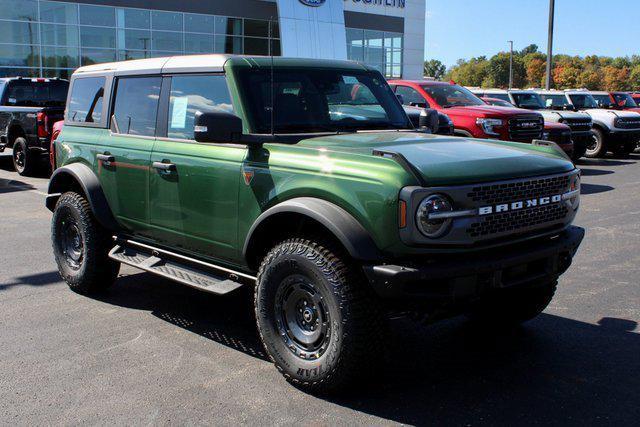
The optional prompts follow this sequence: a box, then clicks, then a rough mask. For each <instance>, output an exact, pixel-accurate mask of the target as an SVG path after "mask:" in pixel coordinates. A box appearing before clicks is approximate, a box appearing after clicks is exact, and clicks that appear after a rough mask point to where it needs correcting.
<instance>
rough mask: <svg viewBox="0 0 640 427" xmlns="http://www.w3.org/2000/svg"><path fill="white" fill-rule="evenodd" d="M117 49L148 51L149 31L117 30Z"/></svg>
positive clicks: (149, 46)
mask: <svg viewBox="0 0 640 427" xmlns="http://www.w3.org/2000/svg"><path fill="white" fill-rule="evenodd" d="M118 47H120V48H125V49H137V50H150V49H151V31H148V30H118Z"/></svg>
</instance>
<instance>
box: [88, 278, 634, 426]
mask: <svg viewBox="0 0 640 427" xmlns="http://www.w3.org/2000/svg"><path fill="white" fill-rule="evenodd" d="M97 299H99V300H101V301H103V302H105V303H109V304H115V305H118V306H121V307H127V308H132V309H136V310H146V311H149V312H150V313H151V314H152V315H154V316H157V317H158V318H160V319H162V320H165V321H167V322H169V323H171V324H172V325H175V326H177V327H180V328H183V329H185V330H188V331H191V332H193V333H196V334H198V335H200V336H203V337H206V338H208V339H210V340H212V341H215V342H216V343H220V344H222V345H225V346H227V347H229V348H233V349H236V350H238V351H241V352H243V353H245V354H248V355H251V356H253V357H256V358H257V359H260V360H266V359H267V358H266V355H265V353H264V350H263V348H262V345H261V343H260V340H259V337H258V334H257V331H256V327H255V320H254V314H253V309H252V296H251V293H250V292H238V293H236V294H232V295H229V296H225V297H217V296H213V295H208V294H205V293H202V292H199V291H196V290H193V289H190V288H187V287H183V286H179V285H175V284H173V283H171V282H168V281H166V280H163V279H159V278H156V277H153V276H150V275H148V274H145V273H139V274H133V275H130V276H124V277H120V278H119V280H118V283H117V284H116V285H115V286H114V287H113V288H111V289H110V290H109V291H108V292H107V293H105V294H103V295H102V296H100V297H98V298H97ZM598 323H599V324H598V325H592V324H588V323H584V322H580V321H576V320H572V319H567V318H564V317H560V316H556V315H550V314H542V315H541V316H539V317H538V318H536V319H535V320H533V321H531V322H529V323H527V324H525V325H524V326H522V327H518V328H516V329H513V330H509V331H496V330H493V329H490V328H481V327H478V326H474V325H473V324H472V323H471V322H469V321H467V320H466V319H464V318H456V319H452V320H447V321H444V322H441V323H438V324H436V325H431V326H422V325H420V324H417V323H414V322H412V321H409V320H407V319H399V320H394V321H392V322H391V330H392V333H391V334H390V336H389V339H388V341H387V345H386V351H387V352H388V356H387V360H386V363H385V369H384V370H383V371H380V372H375V373H370V374H369V380H368V381H367V382H366V383H362V384H360V385H358V386H357V387H356V388H355V390H352V391H349V392H348V393H345V394H344V395H343V396H340V397H332V398H325V399H326V400H328V401H330V402H332V403H334V404H337V405H341V406H344V407H348V408H351V409H353V410H356V411H361V412H363V413H367V414H371V415H375V416H378V417H382V418H385V419H387V420H392V421H396V422H399V423H405V424H417V425H423V424H438V423H442V424H445V423H446V424H447V425H462V424H479V423H483V424H493V425H495V424H501V425H513V424H519V425H520V424H532V423H533V422H532V420H535V421H536V423H540V424H554V425H558V424H561V425H579V424H584V423H585V422H587V423H589V424H611V425H616V424H617V425H620V424H622V425H631V424H632V423H634V422H635V421H637V419H638V417H639V416H640V405H638V403H640V398H639V397H638V390H640V357H639V356H638V355H640V334H638V333H636V332H631V331H633V330H634V329H635V328H636V327H637V323H636V322H634V321H630V320H625V319H616V318H603V319H601V320H600V321H599V322H598ZM310 398H313V397H310Z"/></svg>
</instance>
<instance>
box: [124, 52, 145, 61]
mask: <svg viewBox="0 0 640 427" xmlns="http://www.w3.org/2000/svg"><path fill="white" fill-rule="evenodd" d="M145 58H151V52H149V51H144V50H121V51H119V52H118V61H128V60H130V59H145Z"/></svg>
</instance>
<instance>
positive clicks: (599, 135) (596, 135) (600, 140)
mask: <svg viewBox="0 0 640 427" xmlns="http://www.w3.org/2000/svg"><path fill="white" fill-rule="evenodd" d="M592 132H593V141H591V142H590V143H589V144H588V145H587V151H586V153H585V156H586V157H588V158H590V159H593V158H597V157H604V155H605V154H606V153H607V144H606V142H605V139H604V133H603V132H602V131H601V130H600V129H593V131H592Z"/></svg>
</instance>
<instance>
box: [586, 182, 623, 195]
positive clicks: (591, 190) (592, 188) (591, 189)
mask: <svg viewBox="0 0 640 427" xmlns="http://www.w3.org/2000/svg"><path fill="white" fill-rule="evenodd" d="M611 190H615V188H614V187H612V186H610V185H601V184H587V183H584V182H583V183H581V184H580V194H582V195H587V194H598V193H606V192H607V191H611Z"/></svg>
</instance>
